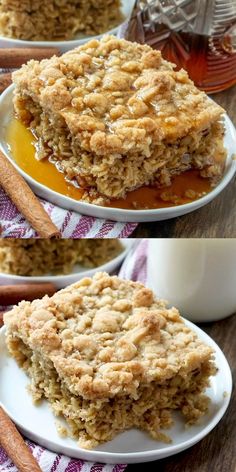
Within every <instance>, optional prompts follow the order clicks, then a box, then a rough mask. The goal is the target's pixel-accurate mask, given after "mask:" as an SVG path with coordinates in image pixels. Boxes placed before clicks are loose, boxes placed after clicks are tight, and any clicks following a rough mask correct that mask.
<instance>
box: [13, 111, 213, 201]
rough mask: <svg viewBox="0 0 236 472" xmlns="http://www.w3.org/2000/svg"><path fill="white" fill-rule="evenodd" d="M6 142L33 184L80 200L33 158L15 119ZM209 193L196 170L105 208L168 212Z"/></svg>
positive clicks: (31, 144)
mask: <svg viewBox="0 0 236 472" xmlns="http://www.w3.org/2000/svg"><path fill="white" fill-rule="evenodd" d="M6 140H7V144H8V147H9V149H10V151H11V154H12V156H13V158H14V160H15V162H16V163H17V164H18V166H19V167H20V168H21V169H22V170H24V171H25V172H26V173H27V174H28V175H29V176H31V177H32V178H33V179H34V180H36V181H37V182H39V183H41V184H43V185H45V186H46V187H48V188H50V189H51V190H54V191H55V192H58V193H60V194H62V195H65V196H67V197H70V198H73V199H75V200H80V199H81V197H82V195H83V192H84V191H83V189H81V188H78V187H76V186H74V185H73V183H70V182H67V181H66V180H65V178H64V176H63V174H62V173H61V172H60V171H59V170H58V169H57V167H56V166H55V165H54V164H53V163H52V162H50V161H49V160H48V159H44V160H41V161H38V160H37V159H36V158H35V152H36V151H35V147H36V144H37V141H36V138H35V137H34V136H33V134H32V133H31V131H29V130H28V129H27V128H26V127H25V126H24V125H23V124H22V123H21V122H20V121H18V120H17V119H15V118H14V119H13V120H12V121H11V122H10V123H9V126H8V128H7V133H6ZM210 190H211V184H210V181H209V180H208V179H204V178H202V177H201V176H200V175H199V172H198V171H197V170H190V171H186V172H184V173H183V174H181V175H178V176H176V177H175V178H174V179H173V183H172V185H171V186H169V187H165V188H164V187H163V188H156V187H141V188H139V189H137V190H134V191H132V192H129V193H128V195H127V197H126V198H125V199H118V200H112V201H111V202H110V203H109V204H108V205H107V206H109V207H114V208H123V209H132V210H141V209H155V208H168V207H172V206H176V205H183V204H185V203H190V202H192V201H193V200H197V199H199V198H200V197H202V196H203V195H205V194H206V193H208V192H210ZM189 194H190V195H191V196H190V197H189Z"/></svg>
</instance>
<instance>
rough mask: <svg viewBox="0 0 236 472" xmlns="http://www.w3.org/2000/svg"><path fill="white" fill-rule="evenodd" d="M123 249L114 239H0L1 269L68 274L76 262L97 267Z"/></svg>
mask: <svg viewBox="0 0 236 472" xmlns="http://www.w3.org/2000/svg"><path fill="white" fill-rule="evenodd" d="M122 250H123V246H122V244H121V243H120V241H119V240H117V239H79V240H76V239H60V240H56V239H54V240H53V239H2V240H1V239H0V272H6V273H8V274H15V275H25V276H35V275H44V274H48V273H50V272H51V273H53V274H68V273H70V272H71V270H72V268H73V266H74V265H75V264H76V263H77V264H81V265H82V266H84V267H98V266H100V265H102V264H105V262H108V261H110V260H111V259H113V258H114V257H116V256H117V255H118V254H119V253H121V252H122Z"/></svg>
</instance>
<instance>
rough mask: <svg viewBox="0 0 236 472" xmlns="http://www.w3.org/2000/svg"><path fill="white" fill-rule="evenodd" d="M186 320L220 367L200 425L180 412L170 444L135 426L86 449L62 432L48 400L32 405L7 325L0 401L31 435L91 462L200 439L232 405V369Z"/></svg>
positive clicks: (0, 340)
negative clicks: (8, 338)
mask: <svg viewBox="0 0 236 472" xmlns="http://www.w3.org/2000/svg"><path fill="white" fill-rule="evenodd" d="M186 324H187V325H188V326H190V327H191V328H192V329H193V330H194V331H196V333H197V334H198V336H199V338H200V339H202V341H204V342H206V343H207V344H208V345H209V346H212V347H213V349H214V350H215V357H216V364H217V366H218V368H219V371H218V373H217V375H216V376H214V377H212V379H211V386H210V388H208V389H207V394H208V396H209V397H210V398H211V406H210V410H209V413H208V414H207V415H206V416H204V417H203V418H202V419H201V421H200V423H199V424H198V425H194V426H191V427H190V428H188V429H186V428H185V426H184V422H183V420H182V418H181V417H180V416H179V415H178V414H176V415H175V425H174V427H172V428H171V429H170V430H168V434H170V436H171V438H172V440H173V443H172V444H170V445H168V446H167V445H166V444H164V443H161V442H157V441H155V440H153V439H151V438H150V437H149V436H148V434H147V433H144V432H142V431H138V430H136V429H131V430H129V431H126V432H124V433H121V434H119V435H118V436H117V437H116V438H115V439H113V440H112V441H109V442H107V443H105V444H102V445H100V446H98V447H97V448H95V449H93V450H85V449H81V448H79V447H78V446H77V444H76V442H75V441H73V440H72V439H69V438H64V439H63V438H60V436H58V434H57V430H56V426H55V417H54V416H53V414H52V412H51V410H50V408H49V405H48V403H47V402H46V401H44V402H43V403H42V404H41V405H40V406H37V407H36V406H34V405H33V403H32V401H31V397H30V395H29V394H28V393H27V390H26V386H27V384H28V383H29V379H28V378H27V376H26V375H25V373H24V372H23V371H22V370H21V369H20V368H19V367H18V366H17V364H16V362H15V361H14V360H13V359H12V358H10V357H9V356H8V354H7V349H6V346H5V335H4V334H5V328H2V329H1V330H0V405H1V406H2V407H3V408H4V409H5V411H6V412H7V413H8V415H9V416H10V417H11V418H12V420H13V421H14V422H15V423H16V424H17V426H18V427H19V428H20V430H21V431H22V433H24V434H25V436H26V437H28V438H29V439H31V440H33V441H36V442H37V443H38V444H40V445H42V446H45V447H47V448H48V449H51V450H52V451H55V452H58V453H62V454H66V455H67V456H69V457H74V458H80V459H85V460H89V461H92V462H95V461H98V462H105V463H110V464H117V463H123V464H127V463H129V464H131V463H140V462H149V461H153V460H157V459H162V458H164V457H168V456H172V455H173V454H176V453H178V452H180V451H183V450H185V449H187V448H189V447H190V446H193V445H194V444H196V443H197V442H198V441H200V440H201V439H202V438H204V437H205V436H206V435H207V434H208V433H209V432H210V431H211V430H212V429H213V428H214V427H215V426H216V424H217V423H218V422H219V421H220V419H221V418H222V416H223V415H224V413H225V411H226V409H227V407H228V404H229V401H230V395H231V390H232V378H231V372H230V368H229V365H228V362H227V360H226V358H225V356H224V354H223V352H222V351H221V350H220V348H219V347H218V346H217V344H216V343H215V342H214V341H213V340H212V339H211V338H210V337H209V336H208V335H207V334H206V333H204V332H203V331H202V330H201V329H200V328H198V327H196V326H195V325H194V324H193V323H190V322H189V321H186ZM16 385H17V389H16Z"/></svg>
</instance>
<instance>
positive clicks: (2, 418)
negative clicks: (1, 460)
mask: <svg viewBox="0 0 236 472" xmlns="http://www.w3.org/2000/svg"><path fill="white" fill-rule="evenodd" d="M0 444H1V446H2V447H3V449H4V450H5V451H6V453H7V455H8V456H9V457H10V458H11V460H12V462H13V463H14V464H15V466H16V467H17V469H18V471H19V472H42V469H41V468H40V467H39V465H38V463H37V461H36V459H35V458H34V456H33V455H32V454H31V451H30V449H29V448H28V447H27V446H26V444H25V442H24V440H23V438H22V436H21V435H20V433H19V431H18V430H17V429H16V427H15V425H14V424H13V422H12V421H11V420H10V418H9V416H8V415H7V414H6V413H5V411H4V410H3V409H2V407H0Z"/></svg>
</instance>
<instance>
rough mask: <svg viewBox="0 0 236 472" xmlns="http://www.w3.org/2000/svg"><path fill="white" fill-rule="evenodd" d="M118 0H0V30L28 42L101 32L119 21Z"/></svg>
mask: <svg viewBox="0 0 236 472" xmlns="http://www.w3.org/2000/svg"><path fill="white" fill-rule="evenodd" d="M120 8H121V2H120V0H60V1H58V0H0V32H1V34H3V35H4V36H7V37H10V38H17V39H23V40H28V41H59V40H60V41H63V40H69V39H73V38H74V37H75V35H76V34H79V33H81V34H83V35H95V34H101V33H105V32H106V31H108V30H109V29H112V28H113V27H115V26H117V25H118V24H119V23H121V21H122V19H123V16H122V13H121V9H120Z"/></svg>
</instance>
